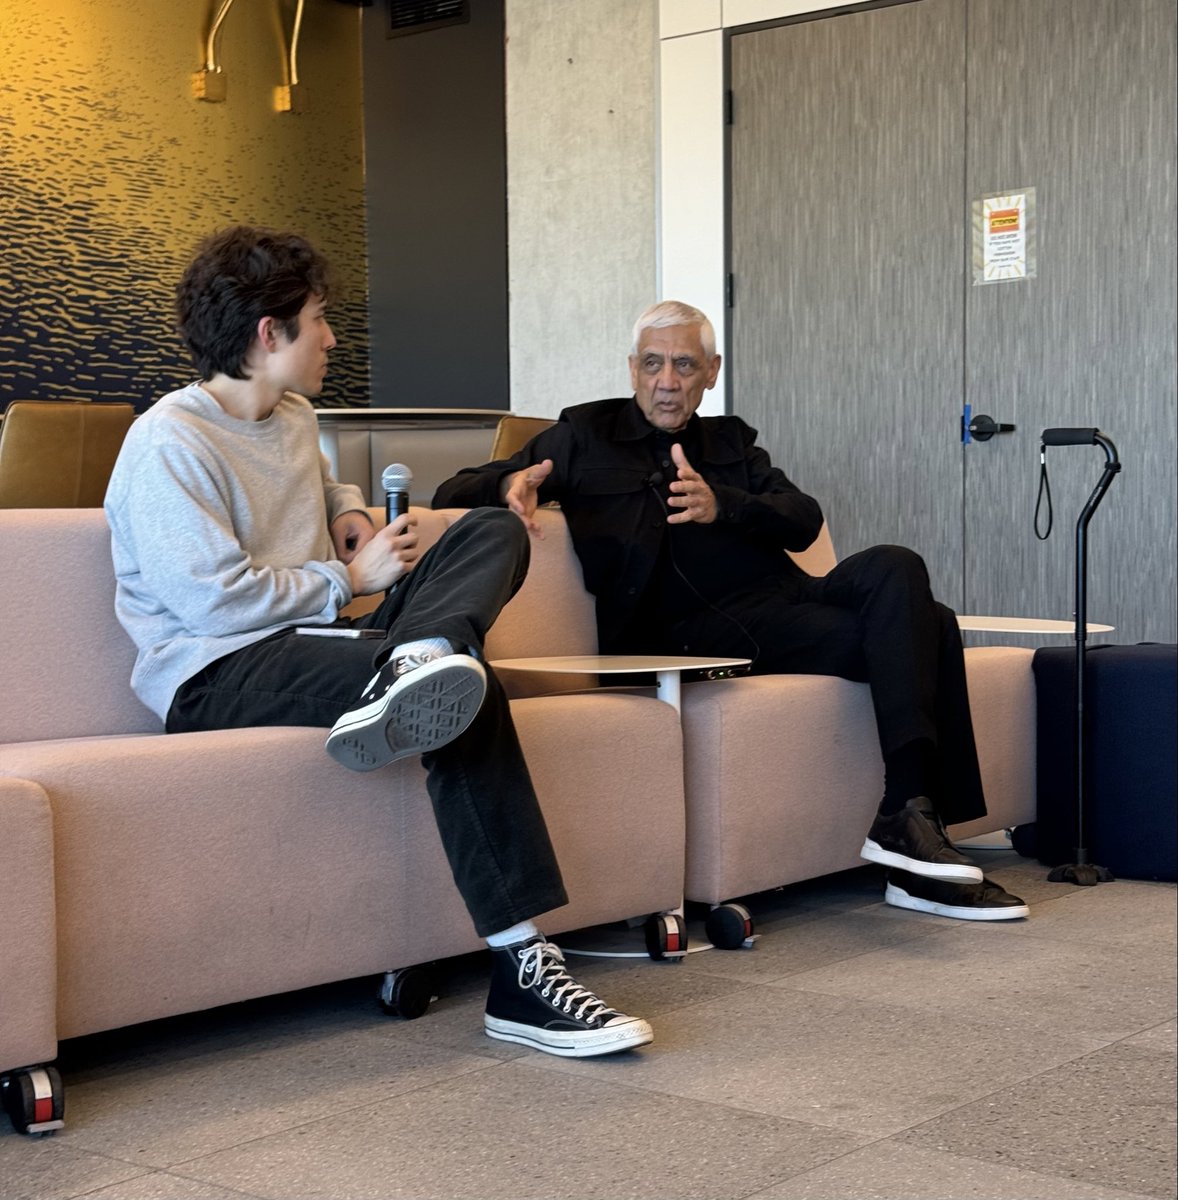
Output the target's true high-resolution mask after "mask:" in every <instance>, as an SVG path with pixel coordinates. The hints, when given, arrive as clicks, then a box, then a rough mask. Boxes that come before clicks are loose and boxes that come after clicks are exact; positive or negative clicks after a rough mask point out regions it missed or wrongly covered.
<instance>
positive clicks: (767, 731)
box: [683, 646, 1035, 903]
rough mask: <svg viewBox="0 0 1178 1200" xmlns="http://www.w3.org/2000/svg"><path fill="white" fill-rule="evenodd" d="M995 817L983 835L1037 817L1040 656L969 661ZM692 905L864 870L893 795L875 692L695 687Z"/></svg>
mask: <svg viewBox="0 0 1178 1200" xmlns="http://www.w3.org/2000/svg"><path fill="white" fill-rule="evenodd" d="M965 657H966V677H967V680H968V686H969V692H970V705H971V709H972V712H973V721H974V732H975V736H976V739H977V743H978V757H979V761H980V765H981V770H982V781H983V785H984V787H985V791H986V800H987V808H988V813H987V816H986V817H985V818H982V819H980V820H977V821H972V822H969V823H967V824H964V825H960V826H955V827H954V828H953V829H952V831H951V832H952V835H953V836H954V837H955V838H958V839H960V838H964V837H969V836H972V835H974V834H979V833H985V832H989V831H991V830H995V829H1002V828H1005V827H1008V826H1011V825H1017V824H1022V823H1023V822H1027V821H1033V820H1034V819H1035V797H1034V779H1035V769H1034V763H1035V747H1034V727H1035V695H1034V681H1033V678H1032V675H1031V659H1032V652H1031V651H1030V650H1028V649H1023V648H1019V647H1010V646H996V647H986V648H977V649H971V650H967V651H966V656H965ZM683 693H684V697H683V725H684V747H685V764H686V765H685V779H686V802H687V867H686V895H687V897H688V899H691V900H701V901H707V902H709V903H718V902H720V901H723V900H728V899H731V898H733V897H735V896H742V895H749V894H751V893H753V892H758V891H764V890H766V889H768V888H772V887H779V886H782V885H784V884H788V883H794V882H796V881H798V880H802V879H810V878H814V877H815V876H818V875H824V874H828V873H830V872H833V871H842V870H847V869H848V868H850V867H856V866H861V865H862V860H861V859H860V858H859V848H860V846H862V844H863V837H864V834H865V832H866V830H867V829H868V827H869V826H870V824H871V820H872V817H873V816H874V814H875V811H876V808H877V807H878V805H879V801H880V797H881V796H882V794H883V760H882V758H881V756H880V751H879V741H878V738H877V735H876V727H875V716H874V712H873V710H872V705H871V696H870V693H869V691H868V688H867V685H866V684H862V683H850V682H848V681H847V680H845V679H838V678H835V677H832V676H821V675H760V676H746V677H744V678H740V679H732V680H720V681H714V682H709V683H693V684H688V685H687V686H686V687H685V688H684V689H683Z"/></svg>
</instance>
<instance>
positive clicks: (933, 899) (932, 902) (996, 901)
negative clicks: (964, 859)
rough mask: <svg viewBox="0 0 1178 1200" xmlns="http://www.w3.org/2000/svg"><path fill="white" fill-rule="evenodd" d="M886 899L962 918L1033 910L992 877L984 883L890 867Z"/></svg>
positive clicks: (998, 917)
mask: <svg viewBox="0 0 1178 1200" xmlns="http://www.w3.org/2000/svg"><path fill="white" fill-rule="evenodd" d="M884 900H886V901H887V903H888V904H892V905H895V907H896V908H910V909H912V910H913V911H914V912H926V913H932V914H933V915H934V916H937V917H955V918H956V919H957V920H959V921H1014V920H1017V919H1018V918H1019V917H1025V916H1028V915H1029V914H1030V911H1031V910H1030V909H1029V908H1028V907H1027V905H1026V902H1025V901H1024V900H1020V899H1019V897H1018V896H1012V895H1011V894H1010V893H1009V892H1008V891H1007V890H1006V889H1005V888H1002V887H999V886H998V884H996V883H995V882H994V881H993V880H992V879H983V880H982V882H981V883H946V882H945V880H943V879H924V878H922V877H921V876H919V875H913V874H910V873H909V872H908V871H889V872H888V886H887V888H886V890H885V891H884Z"/></svg>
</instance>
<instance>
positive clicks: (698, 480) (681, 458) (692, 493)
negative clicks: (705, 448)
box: [667, 442, 716, 525]
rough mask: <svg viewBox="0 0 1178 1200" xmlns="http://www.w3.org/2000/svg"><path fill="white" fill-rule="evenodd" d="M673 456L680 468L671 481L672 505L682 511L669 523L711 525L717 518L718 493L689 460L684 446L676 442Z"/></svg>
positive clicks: (671, 518)
mask: <svg viewBox="0 0 1178 1200" xmlns="http://www.w3.org/2000/svg"><path fill="white" fill-rule="evenodd" d="M671 457H672V458H673V459H674V460H675V466H677V467H678V468H679V478H678V479H676V480H674V481H673V482H672V483H671V498H670V501H669V503H670V505H671V507H672V508H677V509H680V510H681V511H679V512H676V513H672V514H671V515H670V516H669V517H668V518H667V524H668V525H683V524H685V523H686V522H688V521H698V522H699V524H701V525H710V524H711V523H712V522H713V521H714V520H715V519H716V493H715V492H713V491H712V489H711V488H710V487H708V485H707V483H705V482H704V478H703V476H702V475H701V474H700V473H699V472H698V471H697V470H696V469H695V468H694V467H693V466H692V465H691V463H689V462H688V461H687V455H686V454H684V453H683V447H682V446H680V445H679V443H678V442H676V443H675V444H674V445H673V446H672V447H671Z"/></svg>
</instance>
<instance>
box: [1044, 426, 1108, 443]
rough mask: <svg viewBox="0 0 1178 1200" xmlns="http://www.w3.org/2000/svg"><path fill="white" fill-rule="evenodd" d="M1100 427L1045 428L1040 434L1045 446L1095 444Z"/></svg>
mask: <svg viewBox="0 0 1178 1200" xmlns="http://www.w3.org/2000/svg"><path fill="white" fill-rule="evenodd" d="M1099 432H1100V430H1099V429H1045V430H1043V432H1042V434H1041V435H1040V440H1041V441H1042V443H1043V445H1044V446H1095V445H1096V435H1097V434H1098V433H1099Z"/></svg>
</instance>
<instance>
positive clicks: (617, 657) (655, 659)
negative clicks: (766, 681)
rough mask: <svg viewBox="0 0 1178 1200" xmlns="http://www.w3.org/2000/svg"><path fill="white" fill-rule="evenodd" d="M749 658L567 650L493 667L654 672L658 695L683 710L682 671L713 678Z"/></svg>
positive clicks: (496, 663)
mask: <svg viewBox="0 0 1178 1200" xmlns="http://www.w3.org/2000/svg"><path fill="white" fill-rule="evenodd" d="M751 661H752V660H751V659H748V658H700V657H697V656H695V655H687V654H567V655H564V656H560V655H553V656H551V657H547V658H496V659H493V660H492V661H491V666H492V667H494V668H495V670H496V671H543V672H548V673H555V674H565V675H638V674H644V673H649V674H653V675H654V677H655V679H656V681H657V683H658V690H659V699H660V700H665V701H666V702H667V703H668V704H669V705H670V706H671V707H672V708H673V709H674V710H675V711H676V712H677V713H682V711H683V691H682V685H683V679H682V672H684V671H710V672H712V674H711V676H710V678H712V679H727V678H729V677H730V676H732V675H736V674H739V673H740V672H739V668H741V667H747V666H748V665H749V663H750V662H751Z"/></svg>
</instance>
